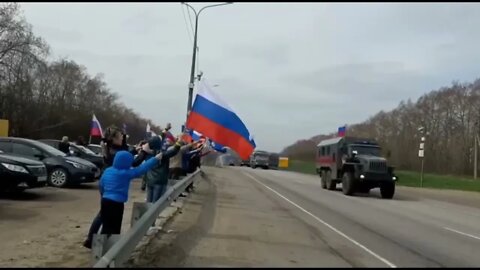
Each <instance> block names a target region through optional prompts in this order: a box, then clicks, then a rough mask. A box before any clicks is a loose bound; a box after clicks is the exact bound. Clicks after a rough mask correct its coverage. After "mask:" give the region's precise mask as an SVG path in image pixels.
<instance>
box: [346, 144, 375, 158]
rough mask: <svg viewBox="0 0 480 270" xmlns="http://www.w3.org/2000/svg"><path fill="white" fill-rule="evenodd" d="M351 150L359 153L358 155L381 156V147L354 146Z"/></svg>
mask: <svg viewBox="0 0 480 270" xmlns="http://www.w3.org/2000/svg"><path fill="white" fill-rule="evenodd" d="M350 148H351V150H352V151H357V154H358V155H368V156H376V157H379V156H381V153H380V147H378V146H363V145H353V146H351V147H350Z"/></svg>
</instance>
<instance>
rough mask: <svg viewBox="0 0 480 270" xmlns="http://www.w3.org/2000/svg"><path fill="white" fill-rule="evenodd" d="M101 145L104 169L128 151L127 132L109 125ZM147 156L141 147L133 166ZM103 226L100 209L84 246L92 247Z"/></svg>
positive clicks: (140, 162)
mask: <svg viewBox="0 0 480 270" xmlns="http://www.w3.org/2000/svg"><path fill="white" fill-rule="evenodd" d="M101 145H102V153H103V163H104V169H107V168H108V167H111V166H112V164H113V160H114V158H115V154H116V153H117V152H119V151H128V145H127V136H126V134H124V133H123V132H122V130H120V129H119V128H116V127H114V126H112V127H109V128H107V129H106V130H105V133H104V138H102V142H101ZM135 154H137V153H135ZM146 157H147V153H146V152H145V151H144V150H143V149H140V150H139V151H138V155H137V156H136V158H135V160H134V161H133V164H132V166H133V167H137V166H139V165H140V164H142V162H143V161H144V160H145V158H146ZM100 193H101V190H100ZM100 195H102V194H100ZM101 226H102V220H101V217H100V211H99V212H98V213H97V215H96V216H95V218H94V219H93V221H92V224H91V225H90V229H89V231H88V236H87V239H86V240H85V241H84V242H83V246H84V247H86V248H89V249H90V248H92V240H93V235H94V234H95V233H98V232H99V231H100V227H101Z"/></svg>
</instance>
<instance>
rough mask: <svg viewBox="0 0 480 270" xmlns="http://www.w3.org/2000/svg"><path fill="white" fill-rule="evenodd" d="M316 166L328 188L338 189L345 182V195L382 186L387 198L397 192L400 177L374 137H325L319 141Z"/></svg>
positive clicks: (324, 185) (323, 183)
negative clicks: (326, 138) (388, 162)
mask: <svg viewBox="0 0 480 270" xmlns="http://www.w3.org/2000/svg"><path fill="white" fill-rule="evenodd" d="M316 167H317V173H318V174H319V176H320V178H321V185H322V188H324V189H328V190H334V189H336V186H337V184H338V183H342V191H343V193H344V194H345V195H353V194H354V193H355V192H360V193H368V192H369V191H370V190H371V189H373V188H380V193H381V196H382V198H384V199H391V198H393V195H394V194H395V183H396V181H397V180H398V178H397V176H396V175H395V174H394V168H393V167H390V166H388V165H387V160H386V159H385V158H383V157H382V156H381V148H380V146H379V145H378V143H377V142H375V141H374V140H371V139H362V138H354V137H339V138H333V139H328V140H324V141H321V142H320V143H319V144H318V145H317V162H316Z"/></svg>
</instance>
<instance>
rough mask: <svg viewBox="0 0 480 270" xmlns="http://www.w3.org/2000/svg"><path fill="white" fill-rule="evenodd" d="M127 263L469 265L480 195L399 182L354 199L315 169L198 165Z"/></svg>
mask: <svg viewBox="0 0 480 270" xmlns="http://www.w3.org/2000/svg"><path fill="white" fill-rule="evenodd" d="M204 170H205V171H206V174H207V176H208V177H207V178H206V179H205V181H202V182H200V184H199V186H198V187H197V189H196V192H195V193H193V194H192V195H191V197H189V198H188V199H187V202H186V205H185V206H184V209H183V214H181V215H178V216H176V217H175V218H174V220H173V221H172V222H171V223H170V224H169V225H168V228H167V231H169V232H170V233H164V234H163V235H159V236H158V237H157V238H156V239H155V240H154V241H153V242H152V243H151V247H150V248H149V251H148V252H147V253H145V254H144V257H143V258H142V259H140V260H139V261H138V263H137V264H136V266H164V267H169V266H170V267H188V266H198V267H204V266H211V267H222V266H238V267H252V266H259V267H275V266H277V267H478V266H479V265H480V256H478V254H479V253H478V250H480V208H479V207H480V195H479V194H478V193H469V192H457V191H436V190H427V189H425V190H417V189H413V188H398V189H397V193H396V196H395V197H394V199H393V200H383V199H381V198H380V195H379V193H378V191H376V190H372V191H371V192H370V194H369V195H361V196H356V197H347V196H344V195H343V194H342V193H341V192H340V191H327V190H323V189H322V188H321V187H320V181H319V178H318V177H317V176H310V175H303V174H298V173H290V172H282V171H265V170H259V169H257V170H252V169H250V168H204Z"/></svg>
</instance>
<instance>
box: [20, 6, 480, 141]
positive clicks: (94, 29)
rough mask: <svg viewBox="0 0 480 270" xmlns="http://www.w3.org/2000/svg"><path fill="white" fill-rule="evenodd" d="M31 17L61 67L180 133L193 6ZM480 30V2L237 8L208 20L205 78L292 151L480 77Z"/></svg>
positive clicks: (260, 135) (47, 12)
mask: <svg viewBox="0 0 480 270" xmlns="http://www.w3.org/2000/svg"><path fill="white" fill-rule="evenodd" d="M192 5H193V6H194V7H196V8H200V7H202V6H205V5H206V4H202V3H193V4H192ZM22 7H23V10H24V14H25V16H26V19H27V20H28V22H30V23H31V24H32V25H33V30H34V32H35V33H36V34H38V35H40V36H42V37H43V38H45V39H46V41H47V42H48V43H49V44H50V46H51V49H52V53H53V57H54V58H59V57H68V58H70V59H73V60H74V61H76V62H77V63H79V64H82V65H84V66H86V67H87V69H88V71H89V72H90V74H92V75H94V74H96V73H103V74H105V80H106V82H107V84H108V85H109V86H110V88H111V89H112V90H114V91H115V92H117V93H119V94H120V95H121V99H122V101H124V102H125V103H126V104H127V105H128V106H129V107H132V108H133V109H135V110H136V111H137V112H139V113H140V114H141V115H142V116H144V117H147V118H150V119H152V120H153V121H154V122H155V123H156V124H159V125H161V126H164V125H165V123H166V122H167V121H171V122H172V123H173V124H174V128H175V129H174V131H175V132H179V131H180V125H181V124H182V123H183V122H184V118H185V113H186V112H185V111H186V106H187V105H186V103H187V102H186V100H187V92H188V90H187V87H188V81H189V74H190V67H191V57H192V49H193V43H192V40H193V39H192V38H191V36H192V33H191V32H192V31H191V30H190V32H188V31H187V29H188V28H187V25H188V27H190V24H186V21H185V19H184V15H183V14H184V13H182V6H181V4H179V3H167V4H164V3H136V4H127V3H121V4H120V3H117V4H110V3H109V4H99V3H89V4H87V3H62V4H57V3H50V4H39V3H28V4H26V3H25V4H22ZM184 11H185V15H186V16H187V21H188V13H187V10H186V9H185V8H184ZM192 15H193V14H192ZM192 19H193V17H192ZM479 25H480V5H479V4H477V3H468V4H443V3H442V4H439V3H435V4H402V3H389V4H366V3H362V4H350V3H349V4H341V3H337V4H321V3H292V4H288V3H269V4H258V3H235V4H233V5H227V6H221V7H214V8H211V9H207V10H205V11H204V12H202V14H201V15H200V23H199V41H198V47H199V51H200V53H199V70H202V71H203V72H204V75H205V77H206V78H207V79H208V81H209V82H210V83H211V84H218V85H219V86H218V87H216V88H214V90H215V91H216V92H217V93H218V94H219V95H220V96H222V97H223V98H224V99H225V100H226V101H227V102H229V103H230V104H231V106H232V107H233V108H235V110H236V113H237V114H238V115H239V116H240V118H241V119H242V120H243V121H244V123H245V124H246V126H247V128H248V129H249V130H250V132H251V133H252V134H253V135H254V137H255V140H256V142H257V147H258V148H259V149H265V150H269V151H280V150H281V149H282V148H283V147H285V146H287V145H289V144H291V143H293V142H295V141H296V140H297V139H302V138H309V137H311V136H314V135H317V134H322V133H328V132H333V131H336V129H337V128H338V127H339V126H340V125H342V124H345V123H347V124H353V123H357V122H361V121H364V120H366V119H367V118H368V117H370V116H372V115H373V114H375V113H376V112H378V111H380V110H391V109H393V108H394V107H396V106H397V105H398V103H399V102H400V101H401V100H406V99H408V98H412V100H415V99H417V98H418V97H420V96H421V95H422V94H424V93H426V92H428V91H430V90H433V89H437V88H439V87H441V86H447V85H449V84H450V83H451V82H452V81H453V80H460V81H461V82H466V81H472V80H474V79H475V78H477V77H480V76H479V75H480V53H478V52H479V48H480V30H478V26H479ZM100 121H101V119H100Z"/></svg>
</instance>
